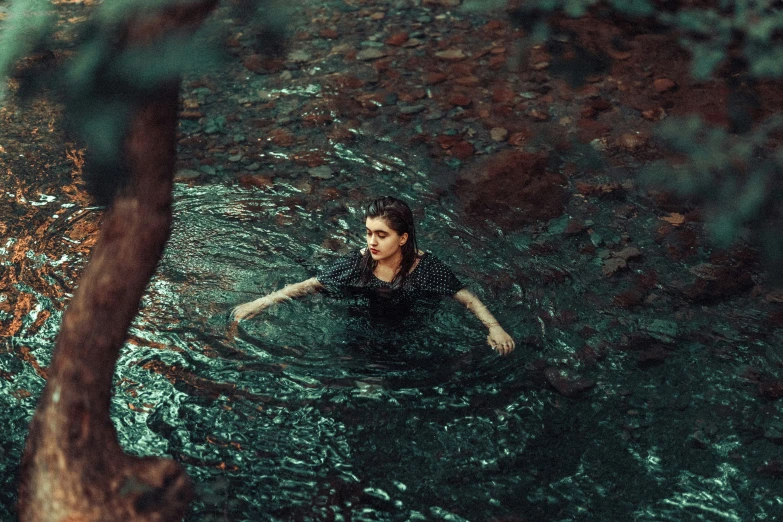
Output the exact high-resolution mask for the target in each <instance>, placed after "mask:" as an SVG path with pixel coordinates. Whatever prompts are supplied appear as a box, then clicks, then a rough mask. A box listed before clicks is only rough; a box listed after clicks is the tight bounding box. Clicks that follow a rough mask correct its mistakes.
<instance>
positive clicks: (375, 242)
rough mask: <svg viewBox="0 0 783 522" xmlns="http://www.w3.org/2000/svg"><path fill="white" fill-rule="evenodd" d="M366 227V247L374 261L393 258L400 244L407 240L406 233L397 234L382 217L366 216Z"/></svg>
mask: <svg viewBox="0 0 783 522" xmlns="http://www.w3.org/2000/svg"><path fill="white" fill-rule="evenodd" d="M365 225H366V227H367V249H368V250H369V251H370V255H371V256H372V258H373V259H374V260H375V261H381V260H384V259H389V258H393V257H394V256H396V255H397V254H398V253H399V254H401V252H400V249H401V248H402V245H404V244H405V242H406V241H408V234H407V233H405V234H402V235H400V234H398V233H397V232H395V231H394V230H392V228H391V227H390V226H389V224H388V223H387V222H386V220H385V219H384V218H382V217H368V218H367V221H366V222H365Z"/></svg>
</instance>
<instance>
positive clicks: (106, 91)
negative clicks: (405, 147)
mask: <svg viewBox="0 0 783 522" xmlns="http://www.w3.org/2000/svg"><path fill="white" fill-rule="evenodd" d="M188 1H193V0H111V1H107V2H101V3H96V5H94V6H92V7H89V8H88V7H87V6H80V9H83V10H85V11H89V12H88V16H87V18H86V20H85V21H84V22H81V23H77V22H70V23H68V24H67V25H65V26H59V27H58V26H57V24H56V23H55V21H56V19H57V17H56V16H55V15H56V14H57V13H56V8H57V6H56V5H53V4H52V3H51V2H49V1H48V0H12V1H11V2H10V9H9V12H8V16H7V18H6V20H5V21H4V22H3V24H2V26H0V31H2V32H0V74H2V75H4V76H5V77H8V76H9V75H10V76H13V77H15V78H16V79H17V80H18V82H19V96H20V98H21V99H23V100H24V99H27V98H30V97H33V96H36V95H39V94H41V93H42V92H46V93H47V95H49V96H54V97H55V98H56V99H58V100H59V101H60V102H61V103H62V104H63V106H64V107H65V119H66V122H67V125H68V128H69V129H71V130H72V131H73V132H75V133H76V134H77V135H78V136H79V137H80V139H81V140H82V141H83V142H84V144H85V145H86V148H87V161H86V164H85V167H86V168H85V179H86V181H87V184H88V190H89V191H90V193H91V194H92V195H93V196H94V197H95V199H96V201H97V202H98V204H108V203H109V202H110V201H111V199H112V198H113V196H114V195H115V194H116V192H117V191H118V190H119V189H120V188H121V187H122V186H123V185H124V184H125V183H126V182H127V181H128V169H127V168H126V166H125V165H124V155H123V153H122V150H121V149H122V146H123V138H124V136H125V135H126V132H127V128H128V125H129V123H130V118H129V117H130V115H131V114H132V112H133V111H134V108H135V107H137V106H138V105H139V104H141V103H143V102H144V101H145V100H146V99H148V98H149V96H151V95H154V93H155V92H156V91H157V89H159V88H160V87H161V86H162V85H164V84H167V83H170V82H172V81H177V79H178V78H180V77H181V76H182V75H184V74H188V73H204V72H207V71H209V70H210V69H212V68H214V67H216V66H217V65H218V64H220V63H222V60H221V58H223V57H224V56H223V55H222V54H221V49H220V47H219V46H217V45H215V44H214V42H215V41H224V40H225V35H221V34H204V33H205V32H206V33H209V31H210V30H211V31H213V32H215V31H216V29H215V28H214V27H212V28H211V29H209V28H208V29H202V30H201V31H200V32H199V33H198V34H191V33H189V32H184V31H183V32H175V31H172V32H170V33H169V34H166V35H164V36H163V37H161V38H160V39H158V40H157V41H154V42H152V43H149V44H147V45H144V46H127V45H125V44H124V42H123V41H122V38H123V36H124V31H123V27H124V26H125V25H126V24H127V23H128V22H129V21H130V20H131V19H133V18H134V17H136V16H145V15H149V14H150V13H151V12H154V10H156V9H161V8H163V7H165V6H167V5H171V4H176V3H183V2H188ZM233 6H234V9H235V13H233V14H235V15H236V16H235V17H236V18H237V19H239V20H241V21H242V22H244V23H248V24H251V23H255V24H256V28H257V29H258V28H259V27H260V28H261V29H260V32H262V33H263V34H264V35H265V41H266V42H267V43H269V42H271V44H269V45H270V46H271V47H273V48H275V49H279V48H281V44H280V41H281V40H282V37H283V31H282V29H280V27H279V26H282V25H283V24H284V22H285V19H284V14H285V10H284V9H282V8H281V7H280V6H282V2H278V1H275V0H239V1H236V2H234V3H233ZM264 31H266V32H264ZM4 84H5V82H4Z"/></svg>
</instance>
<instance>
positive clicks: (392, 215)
mask: <svg viewBox="0 0 783 522" xmlns="http://www.w3.org/2000/svg"><path fill="white" fill-rule="evenodd" d="M364 217H365V219H366V218H383V219H384V220H385V221H386V224H387V225H389V228H391V229H392V230H394V231H395V232H397V233H398V234H400V235H403V234H408V240H407V241H406V242H405V244H404V245H402V263H401V264H400V269H399V271H398V272H397V273H396V274H394V278H393V279H392V280H391V286H392V288H402V285H403V283H405V279H406V278H407V277H408V273H409V272H410V271H411V268H413V264H414V263H415V262H416V258H417V257H418V256H419V247H418V245H417V244H416V227H415V226H414V224H413V213H412V212H411V209H410V207H409V206H408V204H407V203H405V202H404V201H402V200H399V199H397V198H393V197H391V196H385V197H382V198H378V199H376V200H373V201H372V202H370V204H369V205H367V208H365V210H364ZM377 265H378V262H377V261H375V260H374V259H373V258H372V255H370V249H369V248H368V249H367V250H365V252H364V254H363V255H362V262H361V275H360V281H361V284H362V285H365V284H367V283H368V282H369V281H370V279H372V277H373V273H374V272H375V267H376V266H377Z"/></svg>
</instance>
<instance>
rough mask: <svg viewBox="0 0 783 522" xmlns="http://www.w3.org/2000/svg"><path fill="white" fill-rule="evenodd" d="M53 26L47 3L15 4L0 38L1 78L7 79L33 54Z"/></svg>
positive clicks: (44, 0)
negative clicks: (15, 68)
mask: <svg viewBox="0 0 783 522" xmlns="http://www.w3.org/2000/svg"><path fill="white" fill-rule="evenodd" d="M53 23H54V16H53V14H52V12H51V6H50V5H49V2H48V1H47V0H17V1H16V2H12V3H11V6H10V8H9V12H8V18H7V19H6V20H5V23H4V24H3V32H2V36H0V75H2V76H6V75H7V74H8V73H9V72H10V70H11V68H12V67H13V66H14V64H15V63H16V62H17V61H18V60H19V59H20V58H21V57H22V56H24V55H26V54H28V53H29V52H31V51H32V50H33V49H34V48H35V46H36V44H38V43H39V42H40V41H41V40H42V39H43V38H44V36H46V35H47V34H49V33H50V32H51V29H52V25H53ZM3 83H5V82H3Z"/></svg>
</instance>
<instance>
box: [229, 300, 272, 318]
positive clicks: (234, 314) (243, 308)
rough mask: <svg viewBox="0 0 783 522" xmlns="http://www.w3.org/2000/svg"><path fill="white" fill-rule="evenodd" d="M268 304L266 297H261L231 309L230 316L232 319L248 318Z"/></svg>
mask: <svg viewBox="0 0 783 522" xmlns="http://www.w3.org/2000/svg"><path fill="white" fill-rule="evenodd" d="M270 304H272V303H270V302H269V300H268V299H267V298H266V297H261V298H260V299H256V300H255V301H250V302H249V303H244V304H241V305H239V306H237V307H236V308H234V309H233V310H232V311H231V318H232V319H233V320H234V321H241V320H242V319H250V318H251V317H253V316H254V315H257V314H258V313H260V312H261V311H262V310H263V309H264V308H267V307H268V306H269V305H270Z"/></svg>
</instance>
